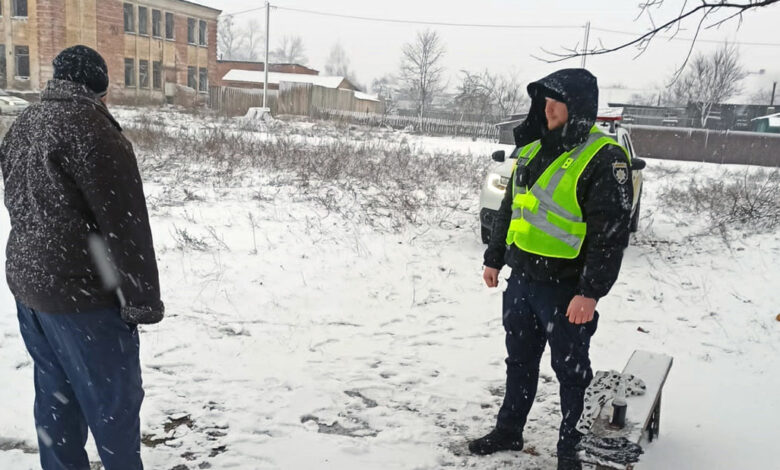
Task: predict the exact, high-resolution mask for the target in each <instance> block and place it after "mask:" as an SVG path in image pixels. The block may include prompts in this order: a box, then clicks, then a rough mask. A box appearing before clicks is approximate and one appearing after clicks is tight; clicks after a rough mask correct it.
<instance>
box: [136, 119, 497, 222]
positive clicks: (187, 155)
mask: <svg viewBox="0 0 780 470" xmlns="http://www.w3.org/2000/svg"><path fill="white" fill-rule="evenodd" d="M234 122H235V121H234ZM209 123H211V124H213V122H212V121H209ZM204 124H205V123H204ZM222 124H223V125H220V126H211V127H209V126H207V125H203V126H201V130H199V131H198V132H197V133H195V132H193V131H192V130H190V129H186V128H185V129H174V128H172V127H171V126H168V127H166V126H164V125H162V123H161V122H160V121H157V120H153V119H142V120H140V121H138V122H135V123H133V124H132V125H129V126H126V134H127V136H128V138H129V139H130V140H131V141H132V142H133V144H134V146H135V148H136V152H137V153H138V154H139V162H140V164H141V169H142V172H143V173H144V174H145V177H146V178H147V179H151V180H153V181H154V180H155V179H158V180H161V179H164V180H166V181H169V182H170V181H175V183H176V185H177V186H179V185H181V188H187V187H191V186H193V185H200V186H203V185H206V186H215V185H219V186H231V187H236V186H244V187H247V186H250V185H252V184H256V181H257V175H278V177H277V178H276V180H277V181H278V184H287V185H293V186H294V187H296V188H297V189H298V190H299V192H300V195H301V197H302V198H304V199H308V200H311V201H315V202H316V203H318V204H319V205H320V206H321V207H323V208H324V209H326V210H327V211H328V212H332V213H337V214H340V215H341V216H343V217H345V218H347V219H349V220H351V221H353V222H357V223H367V224H369V225H371V226H373V227H376V228H386V229H389V230H394V231H397V230H400V229H402V228H403V227H404V226H406V225H408V224H412V225H416V224H421V223H422V222H423V220H426V215H430V214H431V213H433V212H436V211H438V212H437V213H438V214H441V217H445V216H446V213H447V211H453V210H458V208H459V207H461V205H462V204H461V202H462V201H463V200H464V199H466V198H467V199H470V200H474V199H475V198H474V196H475V195H476V194H477V193H478V191H479V187H480V184H481V181H482V178H483V177H484V175H485V172H486V170H487V168H488V167H489V166H490V165H491V164H492V162H491V161H490V159H489V158H474V157H473V156H471V155H461V154H453V153H446V154H445V153H441V154H422V155H420V154H417V153H416V152H415V150H414V149H413V148H412V147H410V146H409V145H408V143H406V142H405V141H401V142H400V143H399V142H386V141H385V140H384V139H382V138H381V136H379V135H377V134H378V133H380V132H382V131H381V130H371V129H361V128H355V127H354V126H353V127H351V128H343V129H339V128H335V126H327V125H325V126H324V127H322V126H323V125H322V124H316V125H315V126H314V127H313V128H312V129H311V130H310V131H309V132H310V133H311V135H310V136H309V137H313V136H315V135H316V136H318V138H317V139H308V140H309V141H306V139H304V137H306V136H302V135H300V133H299V132H300V129H291V127H292V126H289V125H285V124H275V125H273V126H274V127H272V128H271V129H266V132H269V133H272V135H273V138H260V137H259V136H258V135H257V133H255V132H247V131H246V129H242V127H241V126H240V125H239V126H236V125H235V124H233V125H226V124H228V122H223V123H222ZM255 130H256V129H255ZM293 131H295V132H296V133H293ZM311 140H317V142H316V143H315V144H312V143H311ZM254 189H255V191H256V194H260V195H261V197H259V199H258V200H262V199H263V196H262V195H264V194H270V193H273V191H270V190H267V189H268V188H254ZM170 192H171V193H172V195H173V193H177V194H178V193H181V194H178V195H177V196H176V197H177V198H178V199H181V201H179V202H184V201H185V198H190V199H191V197H192V196H191V193H188V192H187V191H184V189H182V191H176V190H173V191H170ZM266 197H267V196H266ZM163 205H166V204H165V203H163ZM167 205H175V204H172V203H171V204H167Z"/></svg>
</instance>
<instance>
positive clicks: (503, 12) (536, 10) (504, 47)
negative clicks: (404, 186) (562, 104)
mask: <svg viewBox="0 0 780 470" xmlns="http://www.w3.org/2000/svg"><path fill="white" fill-rule="evenodd" d="M195 1H197V2H199V3H202V4H205V5H209V6H212V7H215V8H219V9H221V10H223V12H224V13H234V12H239V11H243V10H247V9H251V8H256V7H262V6H263V5H264V2H263V1H261V0H257V1H249V0H195ZM638 3H639V0H633V1H626V0H621V1H617V0H544V1H538V0H533V1H526V0H481V1H479V2H476V1H474V2H466V1H462V0H450V1H446V0H391V1H387V0H385V1H381V2H380V1H371V0H333V1H328V2H324V1H322V0H276V1H272V2H271V4H272V5H274V6H279V7H288V8H298V9H306V10H314V11H320V12H327V13H338V14H346V15H355V16H363V17H377V18H386V19H398V20H419V21H435V22H450V23H477V24H490V25H496V24H503V25H520V26H523V25H526V26H528V25H535V26H572V27H573V26H581V25H584V24H585V22H586V21H590V22H591V24H592V27H593V28H603V29H612V30H620V31H629V32H638V33H641V32H644V31H646V30H647V29H648V27H649V25H650V23H649V20H648V19H647V18H640V19H638V20H637V19H636V16H637V14H638V13H639V9H638V7H637V4H638ZM693 3H694V2H689V4H693ZM682 4H683V1H682V0H666V2H665V4H664V7H663V8H661V9H656V10H654V11H653V13H654V14H653V17H654V20H655V21H656V23H662V22H663V21H664V20H667V19H670V18H671V17H673V16H676V13H677V11H679V9H680V8H681V6H682ZM252 19H254V20H256V21H258V22H259V23H260V24H261V25H263V26H264V24H265V12H264V11H263V10H258V11H255V12H250V13H244V14H240V15H237V16H235V21H236V23H237V25H238V27H239V28H242V27H246V26H245V25H246V24H247V23H248V22H249V21H250V20H252ZM697 23H698V21H696V20H690V21H688V22H686V23H684V24H683V27H684V28H685V29H686V30H684V31H682V32H680V33H679V37H680V38H688V37H691V36H692V35H693V30H694V29H695V27H696V24H697ZM738 24H739V22H738V21H736V20H734V21H731V22H729V23H727V24H726V25H724V26H722V27H720V28H719V29H711V30H707V31H704V32H702V33H701V34H700V37H701V38H702V39H704V40H709V41H725V40H729V41H736V42H740V43H776V44H778V45H775V46H762V45H747V44H742V45H741V46H740V52H741V55H742V61H743V63H744V65H745V68H746V69H747V70H749V71H755V72H757V71H759V70H760V69H765V70H766V72H765V73H764V74H763V75H750V76H748V78H747V79H746V80H745V81H744V82H743V86H744V88H745V89H746V93H745V94H746V95H750V94H752V93H753V92H754V91H755V89H756V88H758V87H762V88H771V86H772V82H773V81H777V80H780V60H779V59H780V35H778V33H777V28H778V25H780V5H778V6H770V7H767V8H765V9H760V10H756V11H755V12H752V13H747V14H745V15H744V18H743V22H742V24H741V26H740V27H739V28H738ZM426 28H431V29H434V30H436V31H437V32H438V33H439V34H440V35H441V37H442V39H443V42H444V44H445V46H446V49H447V55H446V58H445V65H446V68H447V71H448V78H449V81H450V85H451V87H452V88H454V87H455V85H456V83H457V81H458V72H459V71H460V70H463V69H466V70H471V71H480V70H485V69H488V70H490V71H492V72H513V73H516V74H517V75H518V76H519V77H520V78H521V79H522V80H523V81H530V80H534V79H536V78H540V77H542V76H544V75H546V74H547V73H549V72H552V71H554V70H556V69H558V68H563V67H579V66H580V61H579V59H577V60H571V61H567V62H563V63H559V64H547V63H544V62H541V61H539V60H536V59H534V58H532V57H531V56H532V55H544V53H543V52H542V48H546V49H548V50H552V51H561V50H562V48H563V47H566V46H570V47H573V46H574V45H576V44H577V43H581V42H582V39H583V36H584V29H583V28H569V29H530V28H523V29H518V28H514V29H502V28H475V27H460V26H457V27H455V26H424V25H415V24H397V23H380V22H370V21H360V20H356V19H346V18H334V17H327V16H319V15H313V14H308V13H302V12H294V11H285V10H280V9H274V8H272V10H271V48H273V47H275V46H276V45H277V43H278V41H279V40H280V38H281V37H282V36H284V35H299V36H301V38H302V39H303V42H304V46H305V48H306V56H307V58H308V65H309V66H311V67H314V68H316V69H319V70H323V69H324V66H325V60H326V58H327V56H328V53H329V52H330V49H331V48H332V47H333V45H334V44H336V43H340V44H341V45H342V46H343V47H344V49H345V50H346V51H347V53H348V55H349V57H350V59H351V68H352V69H353V70H354V71H355V75H356V76H357V78H358V80H359V81H360V82H362V83H363V84H367V85H368V84H370V83H371V80H373V79H374V78H377V77H380V76H382V75H385V74H388V73H396V72H397V70H398V66H399V63H400V56H401V47H402V45H403V44H404V43H406V42H408V41H410V40H413V39H414V35H415V33H416V32H417V31H419V30H424V29H426ZM629 39H632V36H627V35H620V34H615V33H607V32H598V31H593V32H592V33H591V45H593V44H594V43H597V41H599V40H600V41H601V42H603V44H604V45H606V46H611V45H617V44H620V43H622V42H623V41H626V40H629ZM689 47H690V42H689V41H684V40H673V41H669V40H665V39H656V40H655V41H654V42H653V43H652V44H651V45H650V47H649V49H648V50H647V51H646V52H645V53H644V54H643V55H641V56H639V57H637V58H634V56H635V55H636V52H637V50H636V49H633V48H632V49H627V50H624V51H621V52H616V53H613V54H609V55H605V56H598V57H589V58H588V60H587V65H586V67H587V68H588V69H590V70H591V71H592V72H593V73H594V74H595V75H596V76H597V77H598V79H599V84H600V86H601V88H602V93H605V92H608V91H607V90H606V88H608V87H610V86H614V85H621V86H623V87H625V88H629V89H636V90H638V91H639V90H642V89H650V88H653V87H655V86H658V85H661V84H663V83H664V81H665V79H666V77H668V76H669V75H670V74H671V73H672V72H673V71H674V70H675V68H676V66H677V65H679V64H680V63H681V62H682V61H683V60H684V59H685V56H686V54H687V51H688V48H689ZM715 47H717V44H716V43H706V42H698V43H697V44H696V49H695V50H696V52H707V51H710V50H712V49H713V48H715ZM776 101H777V100H776Z"/></svg>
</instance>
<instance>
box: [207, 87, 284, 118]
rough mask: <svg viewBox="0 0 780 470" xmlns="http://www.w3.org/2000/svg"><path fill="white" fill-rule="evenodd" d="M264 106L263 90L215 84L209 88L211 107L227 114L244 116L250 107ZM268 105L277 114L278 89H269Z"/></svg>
mask: <svg viewBox="0 0 780 470" xmlns="http://www.w3.org/2000/svg"><path fill="white" fill-rule="evenodd" d="M261 107H263V90H258V89H254V88H234V87H226V86H214V87H211V88H209V108H211V109H214V110H217V111H219V112H220V113H221V114H224V115H226V116H243V115H245V114H246V112H247V111H248V110H249V108H261ZM268 107H269V108H271V114H276V111H277V98H276V90H268Z"/></svg>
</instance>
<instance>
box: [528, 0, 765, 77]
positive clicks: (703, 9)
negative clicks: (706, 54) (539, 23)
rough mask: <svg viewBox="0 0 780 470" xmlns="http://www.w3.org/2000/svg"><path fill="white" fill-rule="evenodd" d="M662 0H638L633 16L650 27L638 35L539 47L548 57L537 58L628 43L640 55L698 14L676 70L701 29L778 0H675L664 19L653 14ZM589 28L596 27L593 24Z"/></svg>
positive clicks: (621, 46) (578, 54)
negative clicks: (675, 8)
mask: <svg viewBox="0 0 780 470" xmlns="http://www.w3.org/2000/svg"><path fill="white" fill-rule="evenodd" d="M665 1H666V0H643V1H642V2H640V4H639V14H638V15H637V18H636V19H637V20H638V19H640V18H645V19H646V20H647V21H648V22H649V24H650V29H649V30H648V31H647V32H646V33H644V34H642V35H639V36H637V37H636V38H634V39H632V40H630V41H627V42H624V43H621V44H618V45H617V46H609V47H608V46H605V45H604V44H603V43H602V42H601V41H600V40H599V41H598V47H596V48H593V49H588V50H585V48H584V47H580V45H579V44H577V45H575V46H574V47H568V48H564V50H563V52H559V53H556V52H549V51H546V50H544V49H543V51H544V52H545V53H546V54H548V58H547V59H541V60H544V61H545V62H549V63H552V62H560V61H563V60H568V59H572V58H575V57H582V56H584V55H601V54H609V53H611V52H615V51H619V50H621V49H626V48H629V47H635V48H636V49H637V50H638V52H637V55H641V54H642V53H643V52H644V51H645V50H647V48H648V46H649V45H650V43H651V42H652V41H653V39H655V38H656V37H657V36H659V35H661V34H664V33H669V34H670V35H671V36H672V37H676V36H677V35H678V34H679V32H680V31H681V30H682V25H683V23H685V22H686V20H688V19H690V18H696V17H697V15H700V16H699V18H698V22H697V24H696V28H695V30H694V35H693V37H692V38H691V46H690V49H689V50H688V55H687V57H686V58H685V60H684V61H683V64H682V66H681V67H680V69H679V70H678V74H679V73H680V72H681V71H682V69H684V68H685V65H686V64H687V63H688V60H689V59H690V57H691V54H692V53H693V47H694V45H695V44H696V40H697V39H698V37H699V34H700V33H701V31H702V29H705V30H706V29H714V28H718V27H719V26H721V25H723V24H724V23H727V22H729V21H731V20H734V19H737V20H738V21H739V24H740V25H741V24H742V15H743V14H744V13H745V12H748V11H754V10H758V9H760V8H764V7H768V6H770V5H773V4H776V3H778V2H780V0H744V1H737V0H733V1H732V0H709V1H708V0H700V1H699V2H693V1H689V0H678V1H679V2H681V3H682V6H681V7H680V10H679V14H677V15H676V16H674V17H672V18H669V19H666V20H662V21H657V20H656V18H654V16H653V12H654V11H655V10H658V9H659V8H660V7H661V6H662V5H663V4H664V3H665ZM593 30H594V31H598V29H597V28H594V29H593Z"/></svg>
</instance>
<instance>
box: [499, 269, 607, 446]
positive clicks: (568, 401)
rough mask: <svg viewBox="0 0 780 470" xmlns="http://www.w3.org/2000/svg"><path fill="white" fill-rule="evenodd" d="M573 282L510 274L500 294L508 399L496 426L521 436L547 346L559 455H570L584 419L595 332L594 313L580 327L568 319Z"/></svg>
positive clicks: (574, 284)
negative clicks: (558, 417) (556, 393)
mask: <svg viewBox="0 0 780 470" xmlns="http://www.w3.org/2000/svg"><path fill="white" fill-rule="evenodd" d="M576 285H577V281H576V279H572V280H564V281H553V282H537V281H529V280H528V279H523V278H522V277H521V276H520V275H515V274H514V273H513V274H512V276H511V277H510V278H509V284H508V286H507V289H506V291H505V292H504V302H503V304H504V308H503V311H504V329H505V330H506V349H507V353H508V357H507V359H506V394H505V396H504V403H503V405H502V406H501V410H500V411H499V413H498V423H497V425H498V427H500V428H504V429H509V430H513V431H517V432H522V431H523V427H524V426H525V423H526V418H527V417H528V412H529V411H530V410H531V405H532V404H533V402H534V397H535V396H536V387H537V382H538V381H539V363H540V361H541V358H542V353H543V352H544V347H545V344H546V343H548V342H549V343H550V350H551V353H552V368H553V370H554V371H555V374H556V376H557V377H558V382H559V383H560V397H561V413H562V415H563V419H562V421H561V427H560V432H559V440H558V453H559V455H561V454H567V455H568V454H571V453H572V452H573V451H574V446H575V445H576V444H577V442H578V441H579V439H580V437H581V434H580V433H579V432H578V431H577V430H576V429H575V426H576V425H577V421H578V420H579V418H580V415H581V414H582V407H583V399H584V395H585V389H586V388H587V387H588V384H589V383H590V381H591V379H592V378H593V372H592V371H591V368H590V359H589V358H588V349H589V347H590V338H591V336H593V334H594V333H595V332H596V325H597V323H598V313H596V315H595V316H594V319H593V320H592V321H590V322H588V323H586V324H584V325H575V324H572V323H570V322H569V319H568V318H567V317H566V310H567V308H568V306H569V302H571V299H572V297H574V293H575V289H576Z"/></svg>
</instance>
